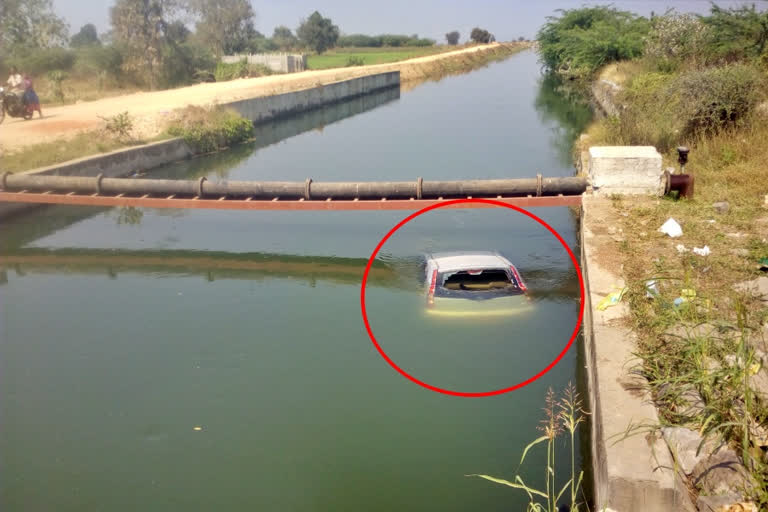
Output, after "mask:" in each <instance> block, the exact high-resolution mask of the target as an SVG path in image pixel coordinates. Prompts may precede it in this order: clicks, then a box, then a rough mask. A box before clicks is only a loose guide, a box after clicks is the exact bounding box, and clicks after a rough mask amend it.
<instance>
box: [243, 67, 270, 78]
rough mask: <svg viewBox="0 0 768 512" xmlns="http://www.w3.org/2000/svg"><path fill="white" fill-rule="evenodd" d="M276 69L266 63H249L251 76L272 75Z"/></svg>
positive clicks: (249, 74)
mask: <svg viewBox="0 0 768 512" xmlns="http://www.w3.org/2000/svg"><path fill="white" fill-rule="evenodd" d="M274 74H275V71H272V68H270V67H268V66H265V65H264V64H248V75H247V76H249V77H252V78H253V77H259V76H270V75H274Z"/></svg>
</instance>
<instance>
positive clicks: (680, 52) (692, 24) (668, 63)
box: [644, 12, 712, 71]
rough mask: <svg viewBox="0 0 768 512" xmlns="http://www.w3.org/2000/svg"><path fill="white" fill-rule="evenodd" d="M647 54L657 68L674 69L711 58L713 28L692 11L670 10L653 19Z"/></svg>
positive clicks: (646, 45) (698, 63) (697, 63)
mask: <svg viewBox="0 0 768 512" xmlns="http://www.w3.org/2000/svg"><path fill="white" fill-rule="evenodd" d="M651 24H652V29H651V32H650V34H649V35H648V39H647V40H646V43H645V50H644V55H645V56H646V57H648V60H649V62H652V63H653V64H654V65H655V66H656V67H657V68H658V69H660V70H662V71H674V70H675V69H677V68H678V67H680V66H681V65H682V64H688V65H690V66H696V65H700V64H705V63H706V62H707V60H709V59H708V55H707V53H708V52H707V44H708V42H709V40H710V37H711V35H712V34H711V30H710V28H709V27H708V26H707V25H705V24H704V23H702V21H701V20H700V19H699V17H698V16H695V15H693V14H678V13H675V12H669V13H667V14H665V15H664V16H657V17H655V18H653V20H652V21H651Z"/></svg>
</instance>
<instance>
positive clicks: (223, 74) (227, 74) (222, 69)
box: [213, 59, 248, 82]
mask: <svg viewBox="0 0 768 512" xmlns="http://www.w3.org/2000/svg"><path fill="white" fill-rule="evenodd" d="M213 76H214V77H216V81H217V82H226V81H228V80H235V79H237V78H245V77H247V76H248V61H247V60H246V59H242V60H240V61H238V62H233V63H232V64H227V63H224V62H219V63H218V64H216V70H215V71H214V72H213Z"/></svg>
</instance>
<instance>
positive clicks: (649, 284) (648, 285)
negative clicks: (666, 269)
mask: <svg viewBox="0 0 768 512" xmlns="http://www.w3.org/2000/svg"><path fill="white" fill-rule="evenodd" d="M645 296H646V297H648V298H649V299H655V298H656V297H658V296H659V288H658V286H657V285H656V280H655V279H652V280H650V281H646V282H645Z"/></svg>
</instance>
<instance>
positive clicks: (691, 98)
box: [667, 64, 764, 134]
mask: <svg viewBox="0 0 768 512" xmlns="http://www.w3.org/2000/svg"><path fill="white" fill-rule="evenodd" d="M763 85H764V78H763V76H762V75H761V73H760V72H759V71H758V70H757V69H755V68H754V67H752V66H750V65H747V64H731V65H727V66H723V67H719V68H709V69H703V70H700V71H691V72H688V73H684V74H682V75H681V76H680V77H679V78H678V79H676V80H675V81H674V82H672V83H671V84H670V86H669V88H668V91H667V94H668V95H669V96H670V97H672V98H674V100H673V101H675V102H676V103H677V104H678V107H677V110H678V112H679V115H680V117H681V119H682V120H683V121H684V124H683V131H684V133H686V134H693V133H696V132H700V131H717V130H719V129H721V128H725V127H727V126H729V125H733V124H736V123H739V122H740V121H741V120H743V119H744V118H745V117H746V116H747V115H749V114H750V113H751V112H752V111H753V110H754V109H755V107H756V106H757V104H758V103H759V102H760V100H761V99H762V98H763V97H764V95H763Z"/></svg>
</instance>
